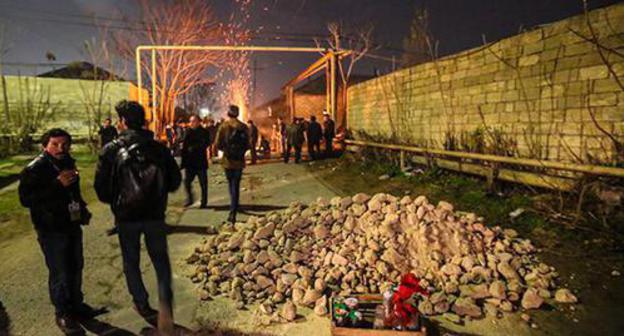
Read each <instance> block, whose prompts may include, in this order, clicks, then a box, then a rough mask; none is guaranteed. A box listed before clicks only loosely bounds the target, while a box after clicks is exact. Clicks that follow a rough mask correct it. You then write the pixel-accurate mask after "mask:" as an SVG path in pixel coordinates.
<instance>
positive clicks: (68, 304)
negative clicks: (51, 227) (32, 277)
mask: <svg viewBox="0 0 624 336" xmlns="http://www.w3.org/2000/svg"><path fill="white" fill-rule="evenodd" d="M37 240H38V241H39V246H41V251H42V252H43V255H44V257H45V262H46V266H47V267H48V291H49V294H50V300H51V301H52V304H53V305H54V308H55V310H56V315H57V316H63V315H67V314H69V313H71V312H72V311H73V310H74V309H77V308H79V306H80V305H81V304H82V302H83V299H84V296H83V294H82V268H83V266H84V258H83V254H82V230H77V231H75V232H71V233H60V232H44V231H37Z"/></svg>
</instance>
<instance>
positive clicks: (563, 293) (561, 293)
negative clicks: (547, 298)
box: [555, 288, 578, 303]
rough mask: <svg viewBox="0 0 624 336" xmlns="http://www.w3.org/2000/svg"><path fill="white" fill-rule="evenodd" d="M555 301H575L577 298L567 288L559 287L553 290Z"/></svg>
mask: <svg viewBox="0 0 624 336" xmlns="http://www.w3.org/2000/svg"><path fill="white" fill-rule="evenodd" d="M555 301H557V302H559V303H576V302H577V301H578V299H577V298H576V296H574V294H572V292H570V290H569V289H566V288H561V289H558V290H557V291H556V292H555Z"/></svg>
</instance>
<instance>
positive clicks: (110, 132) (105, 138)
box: [98, 118, 117, 148]
mask: <svg viewBox="0 0 624 336" xmlns="http://www.w3.org/2000/svg"><path fill="white" fill-rule="evenodd" d="M98 134H99V135H100V148H101V147H104V146H106V144H107V143H109V142H111V141H113V140H115V139H116V138H117V129H116V128H115V127H113V126H112V125H111V120H110V118H106V119H104V124H103V125H102V127H100V130H99V131H98Z"/></svg>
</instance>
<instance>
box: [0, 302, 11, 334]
mask: <svg viewBox="0 0 624 336" xmlns="http://www.w3.org/2000/svg"><path fill="white" fill-rule="evenodd" d="M10 327H11V320H10V319H9V314H7V311H6V308H4V305H3V304H2V301H0V335H8V334H9V329H10Z"/></svg>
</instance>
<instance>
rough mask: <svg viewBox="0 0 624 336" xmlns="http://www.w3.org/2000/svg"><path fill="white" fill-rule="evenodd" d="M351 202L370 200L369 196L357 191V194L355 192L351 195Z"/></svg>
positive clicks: (360, 202) (357, 202)
mask: <svg viewBox="0 0 624 336" xmlns="http://www.w3.org/2000/svg"><path fill="white" fill-rule="evenodd" d="M352 200H353V203H356V204H364V203H366V202H368V200H370V196H368V195H367V194H364V193H359V194H355V195H354V196H353V197H352Z"/></svg>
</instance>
